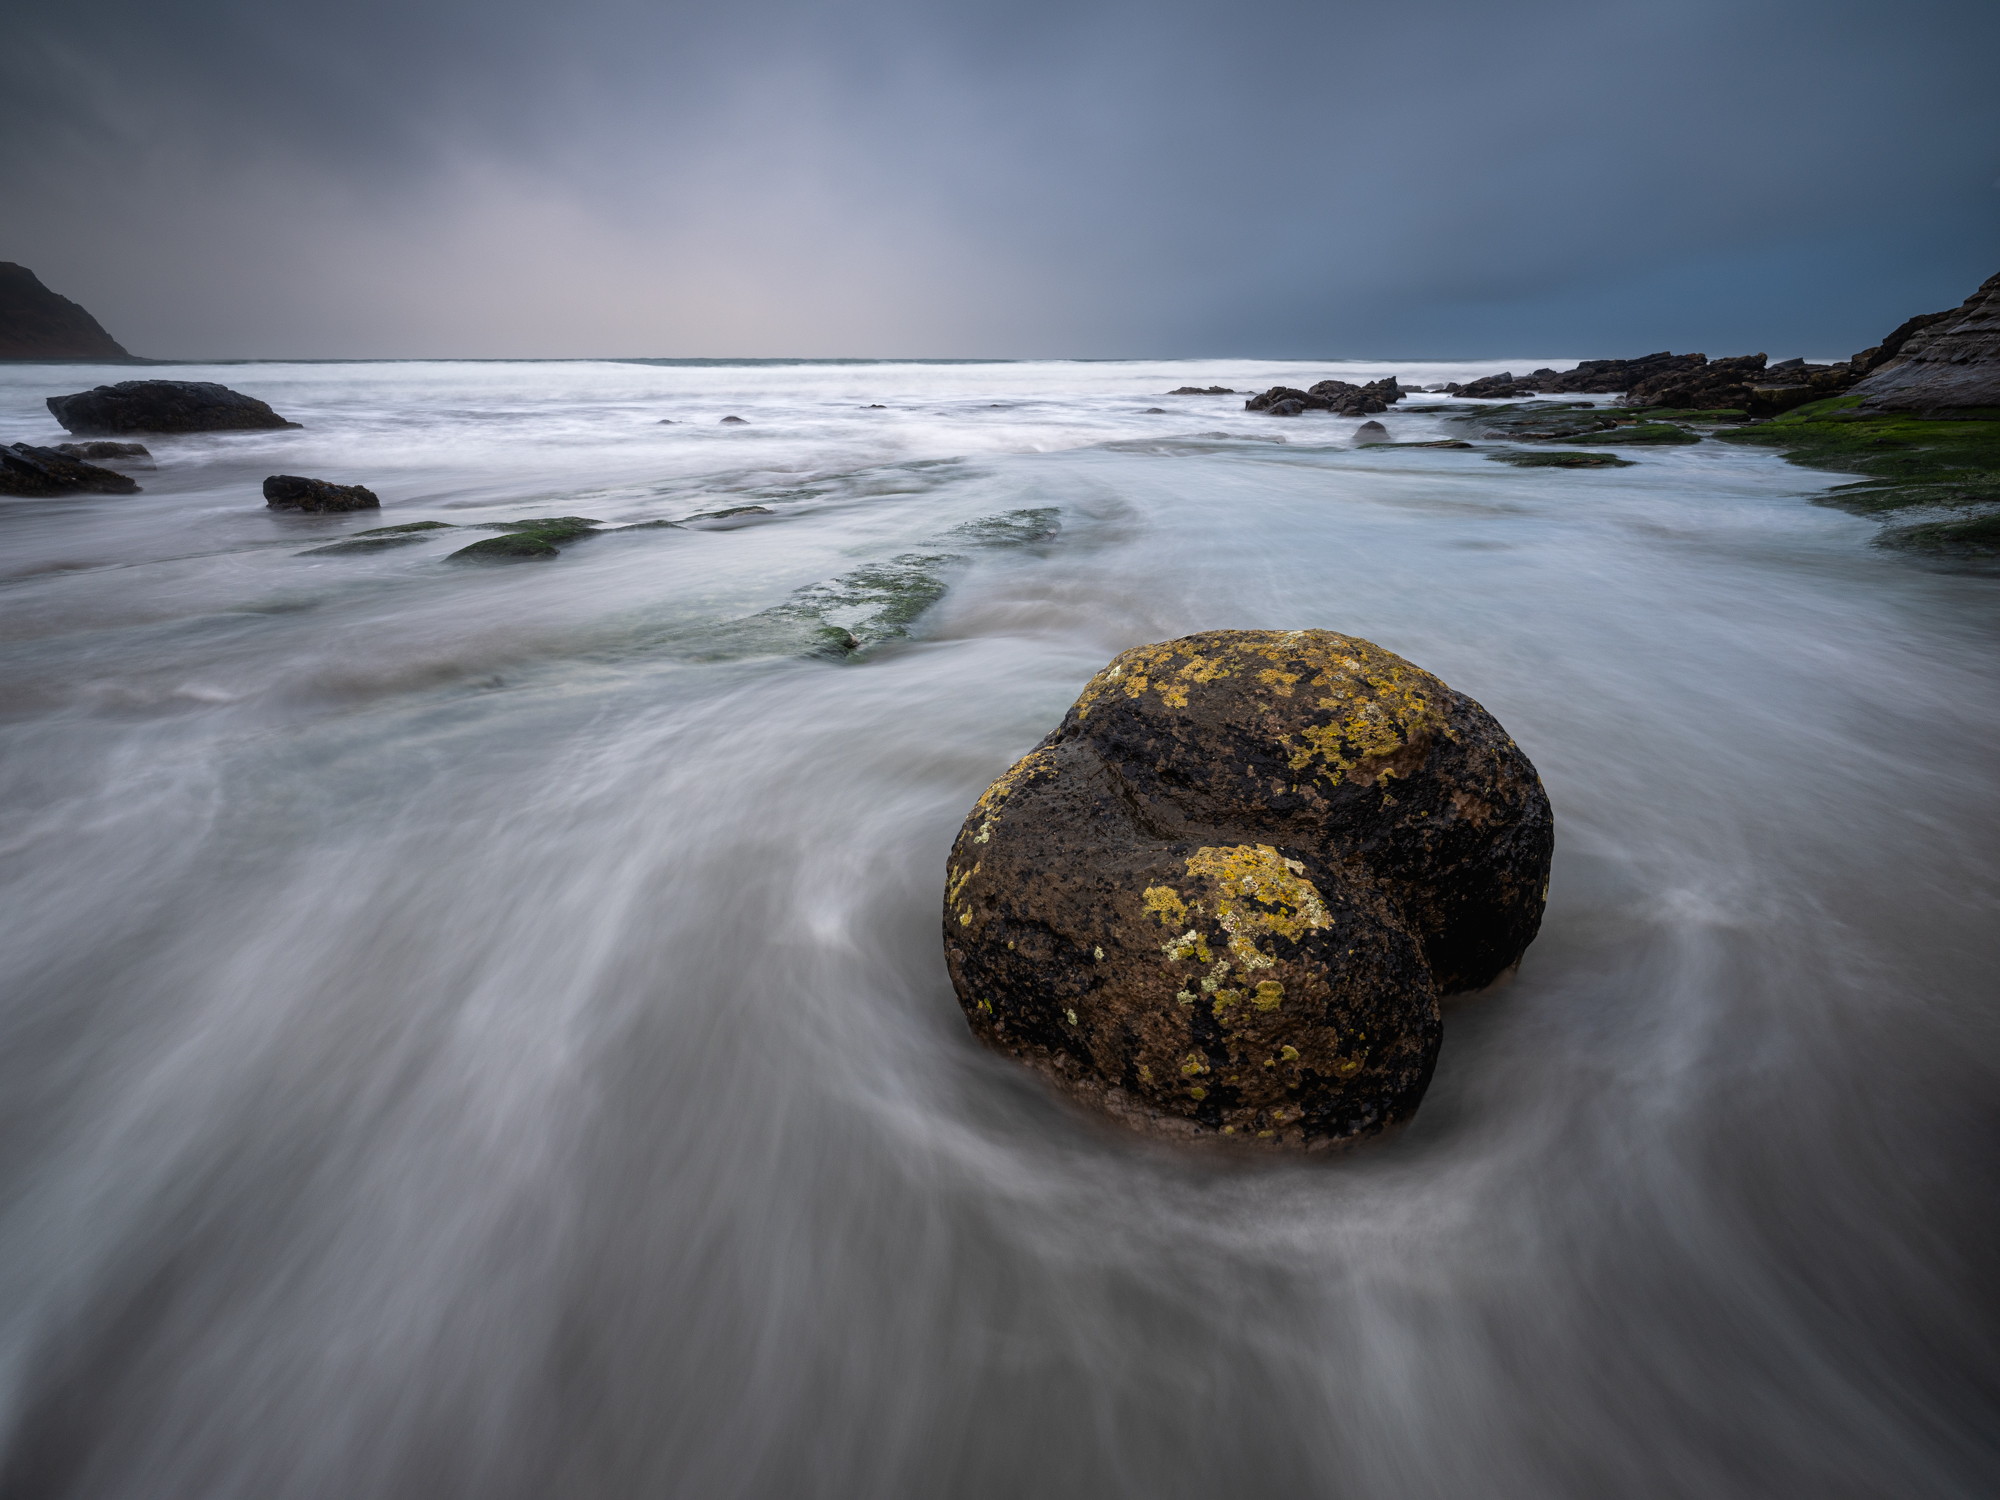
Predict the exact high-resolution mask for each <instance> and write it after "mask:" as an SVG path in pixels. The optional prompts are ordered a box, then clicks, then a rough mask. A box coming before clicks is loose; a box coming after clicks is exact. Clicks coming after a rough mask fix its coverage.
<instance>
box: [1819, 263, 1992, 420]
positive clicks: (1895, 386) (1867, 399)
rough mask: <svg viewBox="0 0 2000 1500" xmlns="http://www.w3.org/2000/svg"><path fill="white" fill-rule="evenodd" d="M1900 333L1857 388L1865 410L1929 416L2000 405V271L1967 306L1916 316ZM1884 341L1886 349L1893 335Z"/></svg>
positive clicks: (1984, 411) (1988, 409) (1986, 411)
mask: <svg viewBox="0 0 2000 1500" xmlns="http://www.w3.org/2000/svg"><path fill="white" fill-rule="evenodd" d="M1912 323H1914V324H1918V325H1919V326H1916V327H1911V324H1912ZM1905 330H1908V331H1907V332H1905ZM1896 334H1901V335H1902V336H1903V337H1902V342H1901V343H1900V344H1899V345H1898V347H1897V348H1896V349H1895V351H1894V352H1893V354H1890V355H1888V356H1886V357H1884V358H1883V359H1882V361H1881V363H1880V364H1879V365H1877V366H1876V368H1875V369H1874V370H1873V372H1872V373H1871V374H1869V376H1868V378H1867V379H1865V380H1863V381H1861V382H1860V383H1859V384H1858V385H1856V386H1855V387H1854V388H1853V391H1852V394H1854V395H1856V396H1859V397H1860V398H1861V405H1862V409H1863V410H1865V411H1913V412H1922V413H1924V414H1925V415H1927V416H1950V415H1952V414H1954V413H1960V412H1978V413H1981V414H1982V415H1985V414H1990V413H1993V412H1995V411H2000V276H1989V277H1988V278H1987V279H1986V280H1985V281H1984V282H1982V283H1981V284H1980V287H1979V290H1978V291H1976V292H1974V293H1973V294H1972V295H1971V296H1970V297H1968V298H1966V299H1965V302H1964V304H1963V305H1962V306H1960V307H1958V308H1956V309H1954V310H1953V311H1951V312H1948V313H1939V314H1932V315H1930V316H1928V317H1927V318H1924V319H1914V318H1913V319H1911V321H1910V323H1906V324H1904V325H1903V327H1902V328H1899V329H1897V330H1896ZM1896 334H1892V335H1891V336H1890V338H1895V337H1896ZM1882 346H1883V348H1884V349H1887V348H1888V346H1889V339H1884V340H1883V341H1882Z"/></svg>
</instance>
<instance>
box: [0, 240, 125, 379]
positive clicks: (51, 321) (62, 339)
mask: <svg viewBox="0 0 2000 1500" xmlns="http://www.w3.org/2000/svg"><path fill="white" fill-rule="evenodd" d="M131 357H132V356H131V355H129V354H127V353H126V352H125V348H124V346H123V345H122V344H120V343H119V342H118V341H117V340H116V339H114V338H113V337H112V336H111V335H110V334H108V333H106V332H105V331H104V325H103V324H101V323H99V322H98V321H97V319H95V318H93V317H92V316H91V315H90V314H89V313H87V312H85V311H84V310H83V309H82V308H81V307H79V306H78V305H77V304H76V303H74V302H72V301H70V300H69V298H67V297H62V296H58V295H57V294H56V293H54V292H52V291H50V290H49V289H48V288H47V287H45V286H43V285H42V283H41V279H40V278H39V277H38V276H36V275H35V273H34V272H33V271H30V270H29V269H28V268H27V267H26V266H19V265H16V264H14V262H13V261H11V260H0V359H130V358H131Z"/></svg>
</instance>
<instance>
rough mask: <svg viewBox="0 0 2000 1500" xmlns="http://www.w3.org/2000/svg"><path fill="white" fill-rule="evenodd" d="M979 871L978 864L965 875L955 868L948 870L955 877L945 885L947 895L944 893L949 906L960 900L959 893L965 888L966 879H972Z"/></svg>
mask: <svg viewBox="0 0 2000 1500" xmlns="http://www.w3.org/2000/svg"><path fill="white" fill-rule="evenodd" d="M978 873H979V866H978V865H974V866H973V867H972V868H971V869H969V870H967V871H966V872H965V873H964V874H963V875H960V874H959V873H958V871H957V870H955V869H954V870H950V871H948V872H947V874H948V875H949V876H952V877H955V878H953V879H952V880H951V883H950V884H949V885H948V886H946V887H945V895H944V899H945V904H946V905H947V906H950V905H954V904H956V903H957V901H958V893H959V892H960V891H962V890H964V889H965V883H966V881H968V880H970V879H972V877H973V876H975V875H977V874H978Z"/></svg>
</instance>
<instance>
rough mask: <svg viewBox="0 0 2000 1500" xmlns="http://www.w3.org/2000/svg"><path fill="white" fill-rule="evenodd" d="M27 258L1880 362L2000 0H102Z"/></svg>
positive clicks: (51, 130) (1248, 335)
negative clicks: (1371, 0) (1643, 1)
mask: <svg viewBox="0 0 2000 1500" xmlns="http://www.w3.org/2000/svg"><path fill="white" fill-rule="evenodd" d="M34 11H35V13H32V14H30V13H25V12H26V8H25V7H24V13H22V14H19V15H17V16H16V17H15V18H14V20H13V21H11V22H10V36H9V49H10V58H9V65H8V69H7V72H8V77H7V81H6V84H5V86H4V88H0V194H3V195H4V196H0V205H4V209H3V210H0V260H16V261H20V262H22V263H23V264H25V265H28V266H30V267H32V268H33V269H34V270H35V271H36V272H37V273H38V274H39V275H40V276H41V278H42V280H43V281H44V282H46V283H48V284H49V285H50V286H51V287H53V288H55V289H56V290H57V291H60V292H62V293H63V294H65V295H66V296H69V297H72V298H74V299H76V300H77V301H80V302H82V303H83V304H84V305H85V306H86V307H88V308H89V309H90V310H91V311H92V312H94V313H96V314H97V316H98V318H99V319H100V321H102V322H103V323H104V324H105V325H106V327H107V328H109V329H110V331H111V332H112V334H113V336H114V337H116V338H118V339H119V340H121V341H122V342H123V343H124V344H125V345H126V346H127V347H128V348H130V349H132V350H133V351H134V352H135V353H141V354H148V355H154V356H160V357H181V356H185V357H198V356H257V355H263V356H367V355H477V356H511V355H521V356H532V355H550V356H554V355H690V356H691V355H732V354H734V355H814V356H825V355H872V356H893V355H927V356H984V355H994V356H1035V355H1077V356H1118V355H1137V356H1171V355H1191V356H1192V355H1218V356H1228V355H1260V356H1302V357H1304V356H1321V357H1336V356H1346V357H1353V358H1365V357H1381V358H1418V357H1425V356H1434V357H1466V358H1476V357H1483V356H1488V355H1496V356H1498V355H1511V354H1515V353H1524V354H1550V355H1554V354H1565V353H1566V354H1568V355H1571V356H1575V357H1595V356H1604V355H1616V356H1624V355H1632V354H1639V353H1644V352H1647V351H1650V350H1654V349H1660V348H1667V347H1672V348H1674V349H1676V350H1685V349H1699V350H1702V351H1704V352H1706V353H1708V354H1710V355H1721V354H1732V353H1744V352H1751V351H1754V350H1758V349H1763V350H1766V351H1767V352H1769V353H1770V354H1771V356H1772V358H1774V359H1777V358H1783V357H1786V356H1788V355H1791V354H1799V353H1803V354H1808V355H1811V356H1815V357H1819V356H1828V355H1831V356H1835V357H1839V356H1844V355H1846V354H1848V353H1851V352H1853V351H1854V350H1855V349H1857V348H1859V347H1862V346H1864V345H1866V344H1869V343H1873V342H1875V341H1876V340H1877V339H1879V338H1880V337H1881V335H1882V334H1883V333H1884V332H1886V331H1887V330H1888V329H1889V328H1890V327H1892V326H1893V325H1894V324H1896V323H1898V322H1900V321H1901V320H1902V319H1903V318H1905V317H1907V316H1909V315H1910V314H1912V313H1916V312H1922V311H1932V310H1935V309H1937V308H1940V307H1945V306H1950V305H1954V304H1956V303H1957V302H1958V301H1960V300H1961V299H1962V298H1964V297H1965V296H1966V295H1967V294H1968V293H1969V292H1970V291H1971V290H1972V288H1973V287H1974V286H1975V285H1977V284H1978V282H1980V281H1981V280H1983V279H1984V278H1985V277H1986V276H1988V275H1991V274H1992V273H1993V272H1995V271H1996V270H2000V4H1996V3H1995V0H1976V3H1950V4H1942V3H1940V4H1926V3H1922V0H1916V3H1908V0H1906V3H1903V4H1899V5H1885V4H1882V3H1880V0H1873V3H1867V4H1861V3H1846V0H1818V3H1815V4H1810V5H1808V4H1803V3H1790V0H1784V3H1768V4H1764V3H1758V0H1729V3H1726V4H1725V3H1721V0H1676V3H1673V4H1648V5H1632V4H1617V3H1604V0H1598V3H1589V4H1584V3H1557V0H1548V3H1536V0H1517V3H1513V4H1507V5H1499V4H1494V3H1491V0H1482V3H1477V4H1467V3H1460V0H1416V3H1408V0H1382V3H1380V4H1375V5H1354V4H1346V3H1319V4H1302V3H1294V0H1265V3H1263V4H1259V5H1254V6H1253V5H1222V4H1217V3H1215V0H1205V3H1200V4H1196V3H1182V0H1148V3H1139V0H1065V3H1061V4H1044V3H1042V0H1015V3H1009V4H1004V5H1003V4H996V3H989V0H960V3H956V4H922V3H918V0H819V3H811V4H808V3H804V0H730V3H727V4H720V5H718V4H714V3H704V4H699V5H696V4H687V3H681V0H666V3H659V0H655V3H642V0H567V3H564V4H560V5H559V4H555V3H551V0H477V3H474V0H343V3H340V4H337V5H336V4H329V3H321V0H306V3H294V4H284V3H278V4H273V3H271V0H177V3H175V4H172V5H161V4H159V3H157V0H146V3H140V0H96V3H93V4H90V5H81V4H72V5H55V4H44V5H41V6H38V7H34Z"/></svg>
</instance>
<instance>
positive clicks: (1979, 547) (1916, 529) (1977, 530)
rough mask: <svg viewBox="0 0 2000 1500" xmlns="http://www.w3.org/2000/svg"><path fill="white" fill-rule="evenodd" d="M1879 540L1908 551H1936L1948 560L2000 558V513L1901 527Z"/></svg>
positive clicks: (1884, 534)
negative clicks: (1959, 558) (1958, 558)
mask: <svg viewBox="0 0 2000 1500" xmlns="http://www.w3.org/2000/svg"><path fill="white" fill-rule="evenodd" d="M1876 540H1877V541H1878V542H1880V543H1881V544H1882V545H1883V546H1885V547H1896V548H1900V549H1902V550H1904V551H1907V552H1933V553H1937V554H1940V555H1942V556H1946V557H2000V511H1995V512H1991V513H1989V514H1986V515H1981V516H1973V517H1971V518H1970V519H1968V520H1963V521H1932V522H1929V523H1928V524H1925V525H1921V526H1899V527H1895V528H1892V529H1891V530H1888V531H1885V532H1883V533H1882V535H1881V536H1879V537H1877V538H1876Z"/></svg>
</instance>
